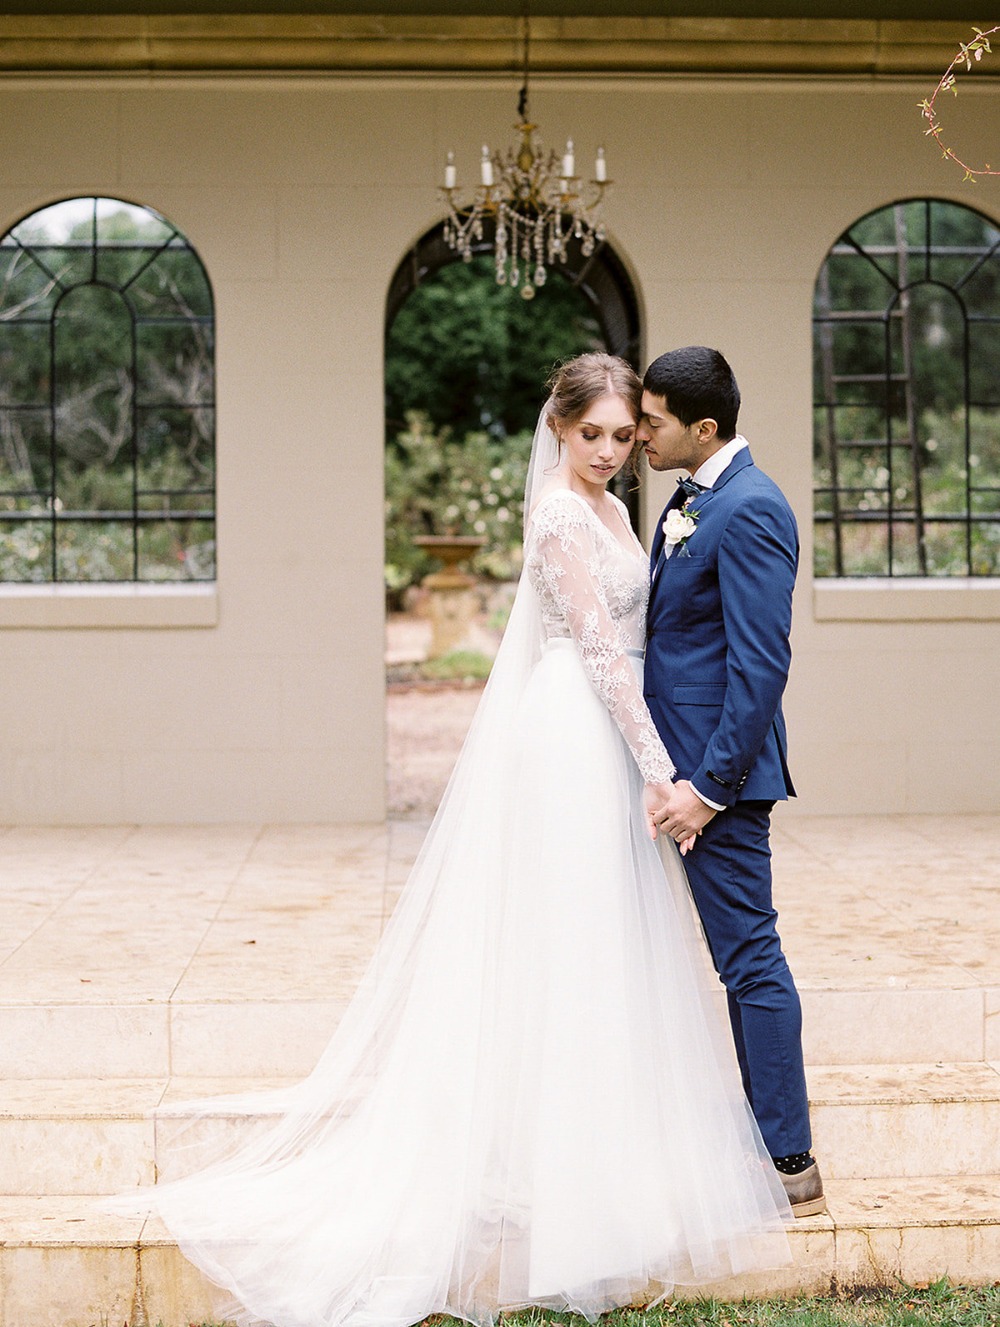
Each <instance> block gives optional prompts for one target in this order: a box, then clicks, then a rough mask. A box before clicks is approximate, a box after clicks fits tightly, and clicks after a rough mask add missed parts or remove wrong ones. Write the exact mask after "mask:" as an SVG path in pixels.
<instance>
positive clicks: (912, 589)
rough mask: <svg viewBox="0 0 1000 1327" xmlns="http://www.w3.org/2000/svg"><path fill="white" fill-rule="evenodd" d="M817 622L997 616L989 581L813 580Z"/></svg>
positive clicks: (997, 599) (999, 583)
mask: <svg viewBox="0 0 1000 1327" xmlns="http://www.w3.org/2000/svg"><path fill="white" fill-rule="evenodd" d="M813 615H814V617H815V618H816V621H817V622H991V621H996V620H997V619H998V618H1000V580H998V579H995V578H993V577H982V578H977V577H973V576H969V577H957V576H956V577H947V578H945V577H937V578H935V577H914V578H912V579H911V578H909V577H907V578H903V577H881V576H880V577H875V576H873V577H870V578H867V577H866V578H863V579H862V578H858V579H856V580H846V579H845V580H840V579H833V578H831V579H829V580H815V581H814V582H813Z"/></svg>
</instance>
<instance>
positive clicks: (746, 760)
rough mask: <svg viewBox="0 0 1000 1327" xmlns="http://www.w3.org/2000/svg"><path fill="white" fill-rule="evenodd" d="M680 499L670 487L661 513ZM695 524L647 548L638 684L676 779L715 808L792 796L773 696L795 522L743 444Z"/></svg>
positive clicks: (693, 508)
mask: <svg viewBox="0 0 1000 1327" xmlns="http://www.w3.org/2000/svg"><path fill="white" fill-rule="evenodd" d="M683 501H684V497H683V494H681V493H679V492H678V493H677V494H675V496H674V497H673V498H672V499H671V501H670V502H669V503H668V504H667V507H666V508H665V510H664V516H665V515H666V512H667V511H670V510H671V508H673V507H678V506H680V505H681V504H682V503H683ZM688 511H689V512H690V513H695V512H696V513H697V525H696V527H695V531H694V534H692V535H691V536H690V538H689V539H688V541H687V543H686V544H685V545H684V546H683V547H677V548H675V549H674V551H673V552H672V553H671V555H670V557H669V558H668V559H666V560H663V559H662V558H661V556H660V555H661V553H662V551H663V544H664V540H663V524H662V517H661V520H660V522H659V523H658V525H657V528H656V536H655V538H654V540H653V548H652V555H651V572H652V573H653V583H652V586H651V590H650V599H649V611H648V616H647V620H646V634H647V643H646V666H645V684H644V691H645V696H646V701H647V703H648V705H649V708H650V712H651V713H652V716H653V721H654V722H655V724H656V727H657V729H658V730H659V732H660V734H661V736H662V737H663V740H664V742H665V743H666V746H667V749H668V751H669V752H670V755H671V758H672V759H673V761H674V763H675V764H676V766H677V772H678V777H680V778H687V779H690V780H691V782H692V783H693V784H694V786H695V787H696V788H697V789H698V791H699V792H702V793H704V794H705V796H706V797H709V798H711V800H712V801H714V802H718V803H720V804H721V805H725V806H731V805H732V804H733V803H734V802H736V801H738V800H750V799H754V800H762V801H779V800H782V799H784V798H786V797H789V796H794V795H795V789H794V788H793V786H792V780H791V778H790V776H789V773H788V764H787V759H786V750H787V744H786V737H785V720H784V716H783V715H782V712H781V696H782V692H783V691H784V689H785V682H786V681H787V678H788V667H789V664H790V662H791V647H790V645H789V639H788V637H789V631H790V629H791V621H792V588H793V586H794V584H795V572H796V567H797V565H798V554H799V540H798V531H797V528H796V525H795V517H794V516H793V514H792V509H791V507H789V505H788V502H787V501H786V499H785V496H784V494H783V493H782V492H781V490H780V489H779V488H778V486H777V484H775V483H774V481H773V480H772V479H769V478H768V477H767V475H765V474H764V473H763V472H762V471H760V470H758V469H757V467H756V466H755V465H754V463H753V458H752V457H751V455H750V451H749V448H744V449H743V450H742V451H740V452H738V453H737V454H736V456H735V457H734V458H733V460H732V462H731V463H730V465H729V466H728V467H727V468H726V470H724V471H723V473H722V474H721V475H720V476H719V478H718V479H717V480H716V482H715V484H714V485H713V487H712V488H711V489H710V490H708V491H707V492H706V493H703V494H701V495H700V496H698V497H696V498H694V499H693V500H692V501H691V502H690V503H689V505H688Z"/></svg>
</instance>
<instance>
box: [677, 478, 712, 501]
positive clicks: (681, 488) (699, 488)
mask: <svg viewBox="0 0 1000 1327" xmlns="http://www.w3.org/2000/svg"><path fill="white" fill-rule="evenodd" d="M677 490H678V492H680V493H683V494H684V496H685V498H696V497H697V496H698V494H699V493H707V492H708V485H707V484H696V483H695V481H694V480H693V479H679V480H678V481H677Z"/></svg>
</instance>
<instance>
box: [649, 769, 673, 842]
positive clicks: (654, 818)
mask: <svg viewBox="0 0 1000 1327" xmlns="http://www.w3.org/2000/svg"><path fill="white" fill-rule="evenodd" d="M670 787H671V785H670V784H669V783H667V784H663V783H647V784H646V786H645V788H643V790H642V804H643V806H644V807H645V810H646V821H647V827H648V829H649V837H650V838H651V839H653V840H655V839H656V835H657V833H658V832H659V831H658V822H659V821H660V819H661V818H662V816H663V812H664V810H665V808H666V805H667V802H668V801H669V800H670Z"/></svg>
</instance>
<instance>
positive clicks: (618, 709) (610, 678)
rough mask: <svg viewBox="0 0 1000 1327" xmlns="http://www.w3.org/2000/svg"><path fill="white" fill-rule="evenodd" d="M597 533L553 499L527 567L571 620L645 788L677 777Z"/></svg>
mask: <svg viewBox="0 0 1000 1327" xmlns="http://www.w3.org/2000/svg"><path fill="white" fill-rule="evenodd" d="M594 535H595V531H594V529H593V527H592V525H591V523H590V521H589V519H588V517H587V514H586V512H584V511H583V510H582V509H581V507H580V505H579V503H578V502H577V501H576V499H575V498H573V497H567V498H566V499H562V498H558V497H552V498H549V499H548V500H546V501H545V502H544V503H543V504H542V505H541V506H540V507H539V508H538V510H537V511H536V512H535V515H534V516H533V517H532V523H531V532H530V540H529V550H528V556H527V557H526V559H525V569H526V571H527V573H528V575H529V576H530V577H531V580H532V583H533V584H534V586H535V589H536V591H537V592H538V594H539V595H540V596H541V597H542V598H543V599H547V600H548V601H549V602H550V603H551V604H553V605H554V606H555V607H556V608H557V609H558V612H559V615H560V616H561V617H562V618H563V619H564V620H565V622H566V625H567V626H568V628H569V632H570V635H571V636H572V638H573V641H574V643H575V645H576V648H577V651H578V653H579V655H580V658H581V660H582V662H583V666H584V669H585V670H586V672H587V676H588V677H589V678H590V681H591V682H592V683H593V686H594V689H595V691H596V692H597V694H598V695H599V696H600V698H601V699H602V700H603V701H604V703H605V705H607V707H608V710H609V711H610V713H611V717H612V718H613V719H614V721H615V723H616V724H617V725H618V727H619V729H620V730H621V734H622V736H623V737H624V739H625V741H626V742H627V743H628V746H629V750H630V751H631V752H632V755H633V756H634V757H635V762H636V764H637V765H638V766H639V771H640V773H641V774H642V777H643V779H644V780H645V782H646V783H664V782H666V780H668V779H670V778H672V777H673V775H674V774H675V773H676V770H675V768H674V764H673V761H672V760H671V759H670V756H669V755H668V754H667V750H666V747H665V746H664V745H663V742H662V741H661V740H660V735H659V733H657V731H656V728H655V726H654V724H653V720H652V718H651V717H650V713H649V709H648V707H647V705H646V702H645V700H644V699H643V695H642V688H641V686H640V685H639V680H638V678H637V677H636V673H635V669H634V668H633V666H632V664H631V662H630V661H629V658H628V656H627V655H626V653H625V650H624V648H623V646H622V642H621V635H620V633H619V630H618V627H617V624H616V623H615V620H614V617H613V616H612V614H611V610H610V608H609V607H608V602H607V598H606V595H605V593H604V590H603V589H602V586H601V582H600V577H599V572H600V554H599V550H598V548H597V543H596V540H595V538H594Z"/></svg>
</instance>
